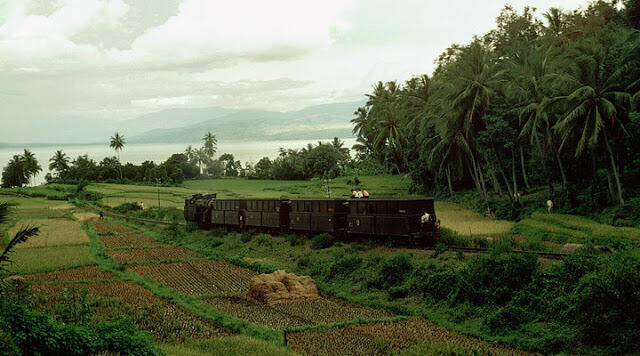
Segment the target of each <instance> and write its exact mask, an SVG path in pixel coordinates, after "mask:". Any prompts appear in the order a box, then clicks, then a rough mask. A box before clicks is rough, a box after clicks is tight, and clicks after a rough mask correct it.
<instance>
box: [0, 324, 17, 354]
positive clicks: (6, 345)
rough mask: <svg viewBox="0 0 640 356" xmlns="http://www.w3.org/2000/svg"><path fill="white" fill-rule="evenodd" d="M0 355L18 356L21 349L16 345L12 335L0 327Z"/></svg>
mask: <svg viewBox="0 0 640 356" xmlns="http://www.w3.org/2000/svg"><path fill="white" fill-rule="evenodd" d="M0 355H5V356H20V355H22V351H20V349H19V348H18V346H16V344H15V342H14V341H13V337H11V335H9V334H8V333H7V332H5V331H3V330H2V329H0Z"/></svg>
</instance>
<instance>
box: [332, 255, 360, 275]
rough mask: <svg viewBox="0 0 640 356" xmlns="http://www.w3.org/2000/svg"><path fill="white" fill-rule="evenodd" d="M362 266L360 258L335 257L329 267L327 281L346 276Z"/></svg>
mask: <svg viewBox="0 0 640 356" xmlns="http://www.w3.org/2000/svg"><path fill="white" fill-rule="evenodd" d="M360 265H362V258H360V257H358V256H353V255H345V256H339V257H337V258H336V259H335V260H334V261H333V263H332V264H331V265H330V266H329V269H328V272H327V279H334V278H340V277H345V276H348V275H349V274H351V273H353V272H354V271H356V270H357V269H358V268H360Z"/></svg>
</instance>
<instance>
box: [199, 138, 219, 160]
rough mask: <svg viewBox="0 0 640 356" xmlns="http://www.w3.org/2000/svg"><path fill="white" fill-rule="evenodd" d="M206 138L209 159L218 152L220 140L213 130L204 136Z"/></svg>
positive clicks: (205, 145) (206, 150)
mask: <svg viewBox="0 0 640 356" xmlns="http://www.w3.org/2000/svg"><path fill="white" fill-rule="evenodd" d="M202 139H203V140H204V152H205V153H206V154H207V156H208V157H209V159H213V155H215V154H216V151H217V145H218V140H217V139H216V136H215V135H213V134H212V133H211V132H207V134H206V135H204V137H203V138H202Z"/></svg>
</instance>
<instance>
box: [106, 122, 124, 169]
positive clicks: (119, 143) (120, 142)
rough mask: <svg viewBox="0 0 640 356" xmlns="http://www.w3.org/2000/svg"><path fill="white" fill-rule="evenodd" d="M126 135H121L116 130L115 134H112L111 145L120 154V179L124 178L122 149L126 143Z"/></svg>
mask: <svg viewBox="0 0 640 356" xmlns="http://www.w3.org/2000/svg"><path fill="white" fill-rule="evenodd" d="M125 143H126V142H125V140H124V136H121V135H120V134H119V133H117V132H116V134H115V135H113V136H111V139H110V144H109V147H111V148H113V149H114V150H115V151H116V153H117V154H118V164H119V169H120V180H122V163H121V162H120V151H122V149H123V148H124V145H125Z"/></svg>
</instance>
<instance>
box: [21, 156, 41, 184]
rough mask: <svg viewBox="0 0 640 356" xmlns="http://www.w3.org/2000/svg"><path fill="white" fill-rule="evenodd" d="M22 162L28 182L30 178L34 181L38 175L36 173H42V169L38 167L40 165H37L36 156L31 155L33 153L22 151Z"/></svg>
mask: <svg viewBox="0 0 640 356" xmlns="http://www.w3.org/2000/svg"><path fill="white" fill-rule="evenodd" d="M22 162H23V165H24V173H25V175H26V176H27V179H28V180H29V181H31V178H32V177H33V178H34V180H35V177H36V176H37V175H38V173H39V172H42V167H41V166H40V164H38V160H37V159H36V156H35V155H34V154H33V152H31V151H29V150H27V149H25V150H24V154H23V155H22Z"/></svg>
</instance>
